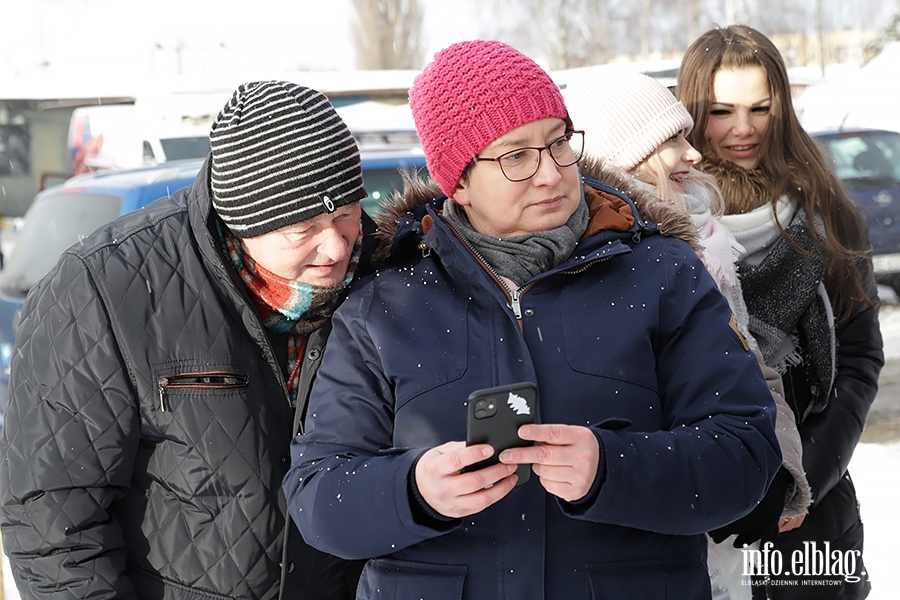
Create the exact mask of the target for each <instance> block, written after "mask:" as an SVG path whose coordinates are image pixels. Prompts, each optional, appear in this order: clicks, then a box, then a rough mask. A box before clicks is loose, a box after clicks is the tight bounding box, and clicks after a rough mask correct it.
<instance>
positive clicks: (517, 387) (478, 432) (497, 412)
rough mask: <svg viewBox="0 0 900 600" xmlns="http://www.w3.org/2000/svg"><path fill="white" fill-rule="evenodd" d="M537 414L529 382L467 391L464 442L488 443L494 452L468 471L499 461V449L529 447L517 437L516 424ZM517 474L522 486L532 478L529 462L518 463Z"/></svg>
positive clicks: (532, 421) (531, 443)
mask: <svg viewBox="0 0 900 600" xmlns="http://www.w3.org/2000/svg"><path fill="white" fill-rule="evenodd" d="M536 414H537V388H536V387H535V385H534V384H533V383H531V382H530V381H523V382H520V383H512V384H509V385H501V386H497V387H493V388H486V389H482V390H477V391H474V392H472V393H471V394H469V403H468V417H467V420H466V445H468V446H472V445H474V444H490V445H491V446H493V448H494V454H493V456H491V457H490V458H487V459H485V460H483V461H481V462H478V463H475V464H474V465H472V466H471V467H469V468H468V469H467V470H470V471H476V470H478V469H483V468H484V467H488V466H490V465H494V464H497V463H498V462H499V458H498V456H499V455H500V452H501V451H502V450H505V449H506V448H513V447H518V446H531V445H533V442H529V441H526V440H523V439H522V438H520V437H519V434H518V431H519V427H520V426H522V425H525V424H528V423H534V422H535V417H536ZM516 474H517V475H518V476H519V480H518V482H517V483H516V485H522V484H523V483H525V482H527V481H528V480H529V479H530V478H531V465H519V466H518V468H517V470H516Z"/></svg>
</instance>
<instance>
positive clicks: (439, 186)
mask: <svg viewBox="0 0 900 600" xmlns="http://www.w3.org/2000/svg"><path fill="white" fill-rule="evenodd" d="M410 104H411V106H412V111H413V116H414V118H415V121H416V127H417V129H418V133H419V136H420V138H421V139H422V143H423V146H424V148H425V154H426V157H427V161H428V169H429V171H430V173H431V175H432V177H433V178H434V182H432V181H428V180H415V181H410V182H408V185H407V186H406V189H405V191H404V194H403V195H397V196H396V197H395V198H393V199H391V201H390V202H389V203H388V204H387V205H386V206H385V211H384V212H383V213H382V218H381V221H380V223H379V233H380V235H381V236H382V238H383V249H384V252H385V253H386V254H387V253H389V257H388V258H387V262H386V267H385V268H384V269H382V270H380V271H379V272H378V273H377V274H376V275H375V276H373V277H371V278H369V279H367V280H363V281H361V282H360V285H358V286H356V287H355V288H354V289H353V290H352V291H351V293H350V295H349V297H348V298H347V300H346V301H345V302H344V303H343V304H342V306H341V308H340V309H339V310H338V311H337V313H336V314H335V316H334V319H333V326H334V327H333V331H332V334H331V338H330V341H329V346H328V351H327V352H326V354H325V356H324V357H323V359H322V364H321V366H320V368H319V371H318V374H317V378H316V383H315V388H314V390H313V395H312V400H311V402H310V405H309V409H308V411H309V412H308V415H307V421H306V425H307V430H306V432H305V433H304V434H303V435H300V436H298V437H297V438H295V440H294V442H293V443H292V447H291V453H292V458H293V464H292V467H291V470H290V471H289V472H288V474H287V476H286V477H285V480H284V488H285V492H286V495H287V498H288V505H289V508H290V511H291V514H292V516H293V518H294V520H295V521H296V523H297V524H298V526H299V528H300V531H301V532H302V534H303V536H304V539H306V540H308V541H309V543H310V544H312V545H313V546H316V547H318V548H321V549H323V550H326V551H328V552H331V553H333V554H335V555H338V556H341V557H346V558H367V559H371V560H369V561H368V562H367V563H366V567H365V570H364V572H363V575H362V578H361V580H360V584H359V588H358V589H357V598H367V599H368V598H391V599H414V598H423V597H427V598H438V599H478V600H482V599H488V600H490V599H499V598H529V599H531V598H548V599H564V600H573V599H575V600H578V599H585V600H587V599H589V598H642V599H650V600H653V599H657V598H658V599H662V598H684V599H703V600H708V599H709V598H710V584H709V576H708V575H707V571H706V561H705V558H706V537H705V535H704V532H706V531H709V530H710V529H714V528H716V527H720V526H722V525H724V524H726V523H729V522H731V521H734V520H735V519H737V518H739V517H740V516H742V515H744V514H746V513H748V512H749V511H750V510H751V509H752V508H753V506H755V505H756V503H757V502H759V500H760V498H761V497H762V494H763V490H765V488H766V487H767V485H768V484H769V482H770V481H771V479H772V477H773V476H774V474H775V472H776V471H777V470H778V468H779V465H780V463H781V456H780V453H779V450H778V441H777V439H776V436H775V432H774V426H773V425H774V414H775V408H774V405H773V402H772V397H771V394H770V393H769V390H768V388H767V386H766V382H765V380H764V379H763V378H762V377H761V375H760V372H759V366H758V365H757V362H756V359H755V357H754V355H753V354H752V353H751V352H750V351H749V347H748V346H747V344H746V340H745V339H744V337H743V336H742V335H741V333H740V332H739V330H738V329H737V328H736V327H733V326H732V324H731V311H730V309H729V308H728V304H727V302H726V301H725V299H724V298H723V297H722V295H721V294H720V293H719V291H718V289H717V288H716V285H715V283H714V282H713V281H712V279H711V278H710V277H708V276H707V275H705V269H704V267H703V264H702V263H701V262H700V260H699V259H698V257H697V254H696V252H695V250H694V249H693V248H692V247H691V245H690V244H689V243H687V242H686V241H685V240H683V239H678V238H676V237H666V236H662V235H659V231H658V229H657V227H656V225H654V224H653V223H651V222H650V221H648V220H646V219H645V218H644V217H643V216H642V215H641V214H640V212H639V211H638V209H637V207H636V206H635V204H634V203H633V202H632V201H631V200H630V199H629V198H628V197H627V196H625V195H623V194H622V193H621V192H619V191H617V190H616V189H614V188H613V187H610V186H608V185H605V184H602V183H599V182H593V181H583V180H582V178H581V176H580V174H579V170H578V166H577V161H578V160H579V158H580V157H581V155H582V148H583V143H582V139H583V134H582V132H581V131H578V130H576V129H574V128H573V123H572V121H571V119H570V118H569V114H568V111H567V109H566V106H565V103H564V101H563V98H562V95H561V93H560V90H559V88H558V87H557V85H556V84H555V83H554V82H553V80H552V79H551V78H550V77H549V76H548V74H547V73H546V72H545V71H544V70H543V69H541V68H540V67H539V66H538V65H537V63H535V62H534V61H533V60H531V59H530V58H528V57H526V56H525V55H524V54H522V53H521V52H519V51H518V50H516V49H515V48H512V47H510V46H508V45H506V44H503V43H501V42H496V41H484V40H476V41H469V42H460V43H458V44H454V45H452V46H450V47H448V48H446V49H445V50H442V51H441V52H439V53H437V54H436V55H435V58H434V61H433V62H432V63H431V64H430V65H429V66H428V67H426V68H425V70H424V71H423V72H422V73H421V74H420V75H419V76H418V77H417V79H416V81H415V83H414V85H413V87H412V89H411V90H410ZM435 182H436V183H435ZM686 230H687V228H685V231H686ZM700 274H703V275H702V276H700ZM522 382H525V383H526V384H531V385H533V386H534V387H535V388H536V390H537V396H538V397H537V404H536V406H532V405H529V404H527V403H525V402H524V401H523V399H522V397H521V396H519V395H518V393H515V394H514V393H512V392H510V391H507V392H505V393H504V394H503V395H502V396H500V397H499V398H498V400H497V401H496V402H495V403H493V404H490V405H489V406H488V410H486V411H485V412H486V413H487V414H486V415H481V417H487V418H488V419H492V418H493V417H491V411H496V418H497V419H503V418H505V416H507V415H508V416H509V418H521V417H523V416H529V417H532V418H533V419H534V421H535V423H534V424H528V425H523V426H521V427H519V428H518V429H517V430H516V432H517V434H518V437H519V438H520V439H521V440H522V442H524V443H526V444H527V445H526V446H524V447H522V446H519V447H513V448H510V447H505V446H499V445H498V447H496V448H494V447H492V446H491V445H489V444H471V445H467V444H466V442H465V441H464V440H466V439H467V414H468V413H469V412H470V407H469V406H468V404H470V402H468V398H469V396H470V394H472V393H473V392H476V391H477V390H481V389H484V388H497V387H502V388H503V389H506V390H508V388H509V386H511V385H512V384H516V383H522ZM471 404H472V405H473V406H475V403H471ZM471 413H472V416H473V417H474V418H476V419H478V418H479V415H478V413H477V412H476V411H474V409H472V410H471ZM513 413H515V414H513ZM486 459H492V460H489V461H488V462H489V466H482V465H481V463H482V461H485V460H486ZM498 459H499V460H498Z"/></svg>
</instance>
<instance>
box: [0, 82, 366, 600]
mask: <svg viewBox="0 0 900 600" xmlns="http://www.w3.org/2000/svg"><path fill="white" fill-rule="evenodd" d="M210 142H211V149H212V152H211V154H210V156H209V157H208V159H207V161H206V163H205V164H204V165H203V167H202V168H200V171H199V173H198V175H197V177H196V179H195V181H194V183H193V184H192V185H191V186H189V187H186V188H184V189H182V190H179V191H177V192H175V193H173V194H172V195H171V196H170V197H167V198H162V199H160V200H157V201H156V202H153V203H151V204H150V205H148V206H147V207H146V208H145V209H144V210H140V211H135V212H132V213H129V214H127V215H125V216H124V217H122V218H120V219H119V220H117V221H116V222H114V223H110V224H109V225H107V226H105V227H102V228H101V229H99V230H98V231H97V232H96V233H94V234H93V235H92V236H89V237H87V238H86V239H84V240H83V241H82V242H80V243H79V244H78V245H76V246H74V247H73V248H71V249H69V250H68V251H67V252H66V253H64V254H63V256H62V257H61V258H60V261H59V263H58V264H57V266H56V267H55V269H54V270H52V271H51V272H50V273H49V274H48V275H47V276H46V277H45V278H44V279H43V280H42V281H41V283H40V284H38V285H36V286H35V287H34V288H32V293H31V294H30V295H29V297H28V299H27V301H26V303H25V306H24V308H23V310H22V321H21V329H20V330H19V334H20V335H19V336H17V344H18V356H17V358H15V359H14V360H13V364H12V367H11V369H12V374H11V382H12V386H11V389H10V404H9V409H8V411H7V413H6V422H5V425H4V427H3V430H2V434H0V454H2V459H0V463H2V464H0V479H2V483H0V496H2V502H0V505H2V506H0V527H2V528H3V536H4V539H3V546H4V549H6V550H7V551H8V552H10V555H11V557H12V558H11V560H12V564H13V571H14V576H15V578H16V581H17V583H18V585H19V587H20V590H21V591H22V595H23V597H29V598H38V597H41V598H43V597H49V596H50V595H53V596H54V597H71V598H84V597H88V596H104V597H133V598H170V599H176V598H185V599H187V598H198V597H201V596H203V597H209V598H213V597H215V598H304V599H317V600H345V599H349V598H352V597H353V596H354V592H355V589H356V583H357V581H358V578H359V572H360V570H361V568H362V564H361V563H360V562H359V561H345V560H342V559H339V558H336V557H334V556H331V555H329V554H326V553H324V552H321V551H319V550H316V549H314V548H312V547H310V546H309V545H307V544H306V543H305V542H304V540H303V539H302V538H301V536H300V533H299V531H298V530H297V529H296V528H295V527H294V526H293V524H292V523H291V521H290V518H289V517H288V516H287V513H286V509H285V499H284V495H283V492H282V489H281V482H282V479H283V477H284V476H285V473H286V472H287V470H288V468H289V467H290V458H289V450H288V449H289V445H290V441H291V439H292V438H293V437H294V436H295V435H296V434H297V433H298V432H300V431H302V429H303V425H302V423H303V420H304V416H305V412H306V404H307V399H308V395H309V390H310V387H311V385H312V380H313V378H314V377H315V373H316V370H317V368H318V363H319V359H320V357H321V356H322V353H323V351H324V347H325V342H326V340H327V337H328V333H329V332H330V329H331V325H330V319H331V315H332V313H333V312H334V310H335V308H336V307H337V305H338V304H339V303H340V302H341V300H342V299H343V297H344V296H345V294H346V289H347V287H348V285H349V283H350V281H351V279H352V278H353V277H354V275H360V274H362V273H363V272H364V271H366V270H367V269H368V268H369V267H368V265H367V262H368V261H367V260H366V257H367V256H368V255H369V252H368V249H367V248H368V240H369V239H370V236H369V234H370V233H373V232H374V223H372V221H371V220H370V219H369V218H368V217H366V216H365V215H364V214H363V213H362V211H361V209H360V202H359V201H360V200H361V199H362V198H364V197H365V196H366V191H365V188H364V187H363V180H362V170H361V165H360V158H359V151H358V149H357V147H356V143H355V141H354V139H353V137H352V135H351V134H350V131H349V130H348V129H347V126H346V125H345V124H344V122H343V121H342V120H341V118H340V117H339V116H338V114H337V113H336V112H335V110H334V108H333V107H332V105H331V103H330V102H329V101H328V99H327V98H326V97H325V96H324V95H323V94H322V93H321V92H318V91H316V90H313V89H309V88H305V87H302V86H299V85H296V84H293V83H289V82H284V81H259V82H253V83H247V84H243V85H241V86H240V87H238V88H237V90H235V92H234V95H233V96H232V98H231V99H230V100H229V101H228V103H227V104H226V105H225V106H224V107H223V109H222V111H221V112H220V113H219V115H218V117H217V118H216V120H215V123H214V124H213V126H212V130H211V133H210ZM364 231H365V233H364ZM364 242H365V243H364Z"/></svg>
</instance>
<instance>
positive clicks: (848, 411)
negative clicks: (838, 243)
mask: <svg viewBox="0 0 900 600" xmlns="http://www.w3.org/2000/svg"><path fill="white" fill-rule="evenodd" d="M866 283H867V284H868V285H867V291H868V294H869V299H870V300H871V301H872V303H873V304H874V305H875V306H878V303H879V300H878V291H877V287H876V285H875V281H874V278H873V277H872V275H871V270H869V276H868V278H867V281H866ZM835 335H836V337H837V373H836V376H835V381H834V386H833V388H832V393H831V397H830V398H829V400H828V404H827V406H826V407H825V410H823V411H822V412H819V413H814V414H811V415H809V416H807V417H806V419H805V420H803V421H802V423H801V425H800V433H801V436H802V438H803V463H804V465H805V466H806V475H807V477H808V479H809V484H810V486H811V487H812V493H813V503H815V502H816V501H818V500H820V499H821V498H822V497H823V496H825V494H827V493H828V492H829V491H830V490H831V488H833V487H834V486H835V485H836V484H837V482H838V481H840V479H841V477H843V476H844V473H846V472H847V467H848V466H849V464H850V459H851V458H852V457H853V451H854V449H855V448H856V445H857V444H858V443H859V440H860V438H861V437H862V433H863V429H864V428H865V426H866V417H867V416H868V414H869V408H871V406H872V402H874V401H875V395H876V394H877V392H878V376H879V375H880V373H881V368H882V367H883V366H884V351H883V341H882V338H881V329H880V326H879V323H878V309H877V308H873V307H872V306H870V305H869V304H867V303H864V302H860V303H859V304H858V305H857V307H856V310H855V311H854V312H853V314H852V315H851V317H850V318H849V319H848V320H847V321H845V322H843V323H840V324H838V325H837V328H836V331H835Z"/></svg>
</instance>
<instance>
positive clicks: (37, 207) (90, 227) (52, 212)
mask: <svg viewBox="0 0 900 600" xmlns="http://www.w3.org/2000/svg"><path fill="white" fill-rule="evenodd" d="M121 206H122V200H121V199H120V198H117V197H115V196H97V195H91V194H81V193H65V194H57V195H54V196H49V197H46V198H43V199H41V200H40V201H39V202H35V203H34V204H33V205H32V206H31V208H29V210H28V212H27V213H26V215H25V220H24V222H23V223H22V229H21V231H20V232H19V234H18V236H17V237H16V245H15V248H14V249H13V252H12V255H11V256H10V257H9V260H8V261H7V262H6V265H5V266H4V268H3V274H2V279H0V288H2V290H3V293H4V294H7V295H9V296H14V297H24V296H25V294H27V293H28V290H29V289H31V286H33V285H34V284H35V283H36V282H37V281H38V280H39V279H40V278H41V277H43V276H44V275H46V274H47V273H48V272H49V271H50V269H52V268H53V266H54V265H55V264H56V262H57V261H58V260H59V257H60V255H61V254H62V253H63V251H64V250H65V249H66V248H68V247H69V246H71V245H73V244H75V243H76V242H78V241H79V240H81V239H82V238H84V237H86V236H87V235H89V234H90V233H93V232H94V231H95V230H96V229H97V228H99V227H100V226H101V225H104V224H106V223H108V222H109V221H112V220H113V219H115V218H116V217H117V216H118V214H119V210H120V209H121Z"/></svg>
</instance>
